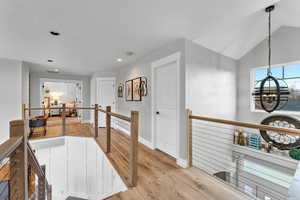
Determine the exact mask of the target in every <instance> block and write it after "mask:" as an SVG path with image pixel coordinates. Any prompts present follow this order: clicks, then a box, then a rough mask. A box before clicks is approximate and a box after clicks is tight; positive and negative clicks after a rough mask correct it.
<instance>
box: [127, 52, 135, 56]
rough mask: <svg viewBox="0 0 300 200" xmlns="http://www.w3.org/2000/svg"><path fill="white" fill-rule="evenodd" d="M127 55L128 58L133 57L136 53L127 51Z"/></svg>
mask: <svg viewBox="0 0 300 200" xmlns="http://www.w3.org/2000/svg"><path fill="white" fill-rule="evenodd" d="M125 55H126V56H133V55H134V53H133V52H132V51H126V52H125Z"/></svg>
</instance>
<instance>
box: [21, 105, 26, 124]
mask: <svg viewBox="0 0 300 200" xmlns="http://www.w3.org/2000/svg"><path fill="white" fill-rule="evenodd" d="M22 119H23V120H24V119H26V104H22Z"/></svg>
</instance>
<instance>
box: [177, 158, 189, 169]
mask: <svg viewBox="0 0 300 200" xmlns="http://www.w3.org/2000/svg"><path fill="white" fill-rule="evenodd" d="M176 164H177V165H179V166H180V167H182V168H188V162H187V160H185V159H182V158H177V160H176Z"/></svg>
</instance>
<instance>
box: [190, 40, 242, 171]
mask: <svg viewBox="0 0 300 200" xmlns="http://www.w3.org/2000/svg"><path fill="white" fill-rule="evenodd" d="M236 64H237V62H236V61H235V60H233V59H231V58H228V57H225V56H222V55H220V54H218V53H216V52H213V51H211V50H209V49H206V48H204V47H202V46H200V45H198V44H196V43H193V42H192V41H187V42H186V107H187V108H189V109H191V110H192V112H193V114H194V115H200V116H205V117H213V118H221V119H228V120H235V119H236ZM233 132H234V127H231V126H222V125H220V124H216V123H207V122H203V121H199V120H193V165H194V166H196V167H198V168H201V169H203V170H205V171H207V172H208V173H210V174H214V173H216V172H219V171H228V170H230V168H231V166H232V133H233Z"/></svg>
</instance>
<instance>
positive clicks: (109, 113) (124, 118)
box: [99, 109, 131, 122]
mask: <svg viewBox="0 0 300 200" xmlns="http://www.w3.org/2000/svg"><path fill="white" fill-rule="evenodd" d="M99 111H100V112H103V113H106V114H108V115H111V116H113V117H117V118H119V119H122V120H125V121H127V122H131V117H128V116H126V115H122V114H119V113H115V112H107V111H106V110H103V109H99Z"/></svg>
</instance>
